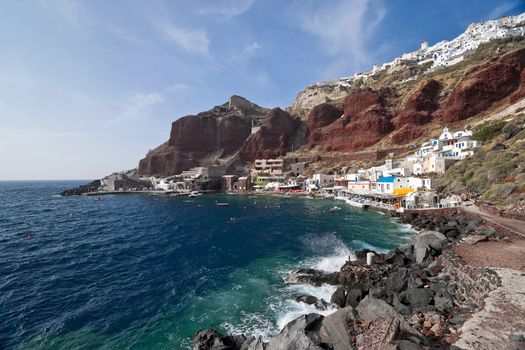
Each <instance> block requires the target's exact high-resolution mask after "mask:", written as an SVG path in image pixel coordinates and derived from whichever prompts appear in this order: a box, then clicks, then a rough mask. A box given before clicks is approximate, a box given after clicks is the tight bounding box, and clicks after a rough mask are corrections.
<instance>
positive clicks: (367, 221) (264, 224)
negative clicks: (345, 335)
mask: <svg viewBox="0 0 525 350" xmlns="http://www.w3.org/2000/svg"><path fill="white" fill-rule="evenodd" d="M86 182H87V181H80V182H79V181H76V182H75V181H38V182H29V181H27V182H15V181H12V182H0V349H68V350H69V349H189V348H190V347H191V339H192V336H193V335H194V334H195V333H196V332H197V331H198V330H200V329H202V328H207V327H212V328H216V329H218V330H219V331H221V332H224V333H244V334H245V335H258V336H262V337H263V338H264V339H268V338H269V337H270V336H272V335H274V334H276V333H278V332H279V331H280V330H281V329H282V327H283V326H284V325H286V324H287V323H288V322H290V321H291V320H293V319H294V318H296V317H298V316H300V315H302V314H305V313H310V312H319V313H322V314H325V315H326V314H329V313H331V312H334V311H335V309H334V308H331V307H329V308H328V309H327V310H325V311H319V310H316V309H315V308H314V307H313V306H310V305H307V304H304V303H301V302H297V301H295V299H296V297H297V296H299V295H313V296H316V297H318V298H323V299H325V300H327V301H329V300H330V296H331V294H332V293H333V292H334V290H335V287H333V286H329V285H323V286H320V287H313V286H310V285H301V284H299V285H289V284H286V283H285V278H286V276H287V275H288V274H289V273H290V272H292V271H294V270H296V269H298V268H304V267H312V268H316V269H321V270H324V271H327V272H332V271H338V270H339V268H340V267H341V266H342V265H343V264H344V262H345V261H346V260H348V259H353V258H355V252H356V251H357V250H359V249H364V248H368V249H373V250H376V251H378V252H386V251H388V250H389V249H391V248H394V247H396V246H399V245H402V244H406V243H409V242H410V240H411V239H412V237H413V235H414V231H413V230H412V229H411V228H410V227H409V226H406V225H400V224H398V223H396V222H395V221H394V220H393V219H392V218H390V217H388V216H385V215H382V214H380V213H377V212H373V211H363V210H359V209H354V208H351V207H349V206H347V205H346V204H344V203H343V202H337V203H334V201H333V200H321V199H307V198H276V197H270V196H251V195H226V194H224V195H203V196H199V197H196V198H181V197H168V196H153V195H107V196H103V197H101V199H100V200H98V198H95V197H87V196H78V197H61V196H60V195H59V193H60V192H61V191H62V190H64V189H67V188H71V187H75V186H78V185H80V184H83V183H86ZM217 202H227V203H229V206H217ZM334 204H337V205H339V206H341V207H342V210H340V211H335V212H331V211H330V208H331V207H332V206H334Z"/></svg>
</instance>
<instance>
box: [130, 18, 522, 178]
mask: <svg viewBox="0 0 525 350" xmlns="http://www.w3.org/2000/svg"><path fill="white" fill-rule="evenodd" d="M472 28H475V27H469V30H474V29H472ZM467 32H468V31H467ZM463 35H464V34H463ZM460 37H461V36H460ZM462 40H463V39H462ZM439 45H441V46H443V45H445V44H443V43H440V44H439ZM439 45H438V46H439ZM445 46H446V45H445ZM421 50H423V49H421ZM421 50H419V51H416V52H415V53H411V54H407V55H408V56H410V57H412V56H414V57H416V56H417V55H419V54H421V52H423V53H425V52H427V51H428V50H434V51H435V48H429V49H428V50H423V51H421ZM432 52H433V51H432ZM462 53H463V55H462V56H461V57H462V60H461V61H460V62H459V63H456V61H454V62H453V63H454V64H450V65H444V66H436V64H435V62H433V61H432V60H430V61H428V62H427V61H425V62H419V61H416V60H415V59H414V57H412V58H411V59H403V57H405V56H407V55H404V56H402V57H401V58H400V59H396V60H395V61H394V63H392V64H385V65H383V68H380V69H375V70H374V71H372V72H369V73H366V74H364V73H363V74H358V75H356V76H355V77H353V78H341V79H338V80H334V81H331V82H325V83H318V84H315V85H312V86H309V87H307V88H306V89H305V90H303V91H302V92H300V93H299V95H298V96H297V99H296V101H295V102H294V103H293V104H292V106H291V107H289V108H287V109H286V111H283V110H281V109H278V108H277V109H273V110H271V111H270V110H268V109H265V108H262V107H259V106H257V105H255V104H253V103H251V102H249V101H247V100H245V99H243V98H241V97H238V96H233V97H232V98H231V99H230V101H229V102H228V103H226V104H224V105H221V106H217V107H214V108H213V109H211V110H209V111H207V112H203V113H199V114H197V115H195V116H186V117H183V118H180V119H178V120H176V121H175V122H174V123H173V124H172V130H171V134H170V139H169V140H168V141H167V142H166V143H164V144H162V145H161V146H159V147H158V148H156V149H154V150H153V151H150V152H149V153H148V154H147V155H146V157H145V158H144V159H142V160H141V161H140V164H139V169H138V172H139V173H140V174H143V175H173V174H177V173H180V172H181V171H183V170H187V169H188V168H190V167H194V166H211V165H225V164H226V166H227V167H229V169H230V171H232V172H234V173H235V172H237V173H242V172H243V171H245V169H246V166H248V165H249V163H250V162H252V161H253V160H254V159H256V158H269V157H279V156H284V157H286V158H290V159H292V160H293V159H302V160H306V161H309V162H310V163H316V164H314V166H313V167H312V168H311V169H314V168H315V169H317V170H324V171H328V170H332V169H333V168H336V167H338V166H340V164H341V160H343V159H345V157H346V159H347V160H355V159H364V160H366V159H367V157H366V156H365V155H364V154H366V152H373V151H377V150H391V149H396V154H397V155H401V154H402V152H401V151H399V150H406V151H407V152H408V150H409V147H407V146H410V145H417V144H418V143H419V142H422V141H424V140H426V139H427V138H429V137H432V136H435V135H436V134H437V132H438V130H440V129H441V128H443V126H445V125H448V126H449V127H451V128H454V129H456V128H469V127H473V126H474V125H475V124H477V123H479V121H480V120H482V119H484V118H488V117H490V116H491V115H493V114H495V113H497V112H499V111H501V110H503V109H505V108H506V107H507V106H510V105H513V104H516V103H518V102H520V101H521V100H522V99H523V98H524V97H525V37H523V36H521V35H518V36H513V37H510V38H505V39H494V40H492V41H489V42H485V43H482V44H480V45H479V46H477V49H475V50H471V51H466V52H464V51H462ZM408 56H407V57H408ZM252 126H257V127H260V128H258V130H257V129H252ZM252 130H253V131H254V133H253V134H252ZM356 152H361V153H363V152H365V153H363V156H362V157H359V156H356V155H353V156H349V155H352V154H355V153H356ZM375 158H376V159H377V158H379V157H375ZM356 164H357V163H355V162H354V163H351V164H346V165H350V166H351V167H352V166H353V165H356ZM360 165H362V164H360Z"/></svg>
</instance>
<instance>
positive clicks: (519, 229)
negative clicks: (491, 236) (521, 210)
mask: <svg viewBox="0 0 525 350" xmlns="http://www.w3.org/2000/svg"><path fill="white" fill-rule="evenodd" d="M463 210H464V211H465V212H467V213H472V214H477V215H480V216H482V217H484V218H485V219H487V220H488V221H491V222H492V223H495V224H498V225H501V226H503V227H505V228H506V229H508V230H509V231H512V232H513V233H515V234H517V235H519V236H522V237H525V221H521V220H515V219H508V218H502V217H501V216H497V215H492V214H489V213H486V212H484V211H481V210H480V209H479V208H478V207H477V206H474V205H472V206H466V207H463Z"/></svg>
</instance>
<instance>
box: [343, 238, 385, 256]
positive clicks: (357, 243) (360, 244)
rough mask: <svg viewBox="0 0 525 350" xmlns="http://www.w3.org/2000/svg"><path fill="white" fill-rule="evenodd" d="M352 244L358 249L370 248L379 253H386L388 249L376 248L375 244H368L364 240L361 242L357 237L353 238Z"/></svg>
mask: <svg viewBox="0 0 525 350" xmlns="http://www.w3.org/2000/svg"><path fill="white" fill-rule="evenodd" d="M352 245H355V246H357V247H358V250H361V249H370V250H373V251H374V252H376V253H379V254H386V253H388V251H389V250H388V249H383V248H378V247H376V246H373V245H371V244H368V243H366V242H363V241H361V240H359V239H356V240H353V241H352Z"/></svg>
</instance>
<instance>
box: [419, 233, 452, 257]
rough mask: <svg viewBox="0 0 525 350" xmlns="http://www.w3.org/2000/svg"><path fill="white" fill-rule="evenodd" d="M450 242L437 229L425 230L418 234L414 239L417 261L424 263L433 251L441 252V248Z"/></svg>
mask: <svg viewBox="0 0 525 350" xmlns="http://www.w3.org/2000/svg"><path fill="white" fill-rule="evenodd" d="M447 242H448V240H447V237H445V236H444V235H443V234H442V233H440V232H437V231H425V232H423V233H420V234H419V235H417V236H416V237H415V239H414V253H415V256H416V262H417V263H422V262H423V261H424V260H425V259H426V258H427V257H428V255H429V254H430V253H431V252H432V250H433V251H435V252H441V249H443V247H444V246H445V244H446V243H447Z"/></svg>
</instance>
